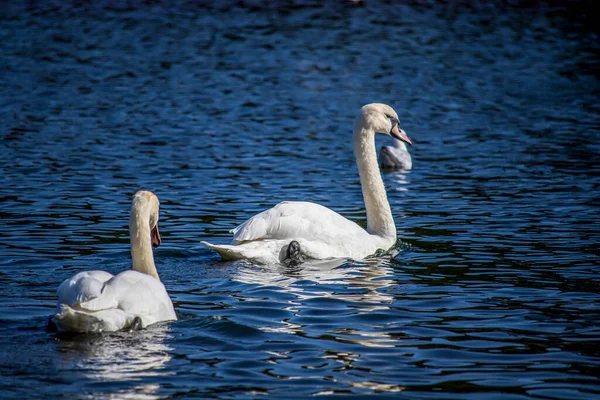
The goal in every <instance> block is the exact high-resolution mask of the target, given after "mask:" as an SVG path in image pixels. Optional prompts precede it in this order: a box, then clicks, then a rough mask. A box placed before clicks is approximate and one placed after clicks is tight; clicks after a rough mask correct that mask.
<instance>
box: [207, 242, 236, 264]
mask: <svg viewBox="0 0 600 400" xmlns="http://www.w3.org/2000/svg"><path fill="white" fill-rule="evenodd" d="M200 243H202V244H203V245H205V246H206V247H208V248H209V249H212V250H214V251H216V252H217V253H219V255H220V256H221V257H222V258H223V260H242V259H244V258H246V257H245V256H244V255H243V254H242V253H241V252H240V249H239V248H236V246H234V245H229V244H211V243H208V242H204V241H201V242H200Z"/></svg>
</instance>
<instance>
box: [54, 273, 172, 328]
mask: <svg viewBox="0 0 600 400" xmlns="http://www.w3.org/2000/svg"><path fill="white" fill-rule="evenodd" d="M58 295H59V301H58V306H57V310H56V311H57V312H56V315H55V316H54V317H53V321H54V323H55V324H56V325H57V327H58V329H59V330H61V331H71V332H101V331H117V330H121V329H125V328H128V327H129V326H131V325H132V323H133V321H134V319H135V318H136V317H139V318H140V319H141V322H142V327H146V326H148V325H151V324H153V323H155V322H158V321H168V320H174V319H176V315H175V311H174V310H173V304H172V302H171V299H170V298H169V295H168V293H167V291H166V289H165V287H164V285H163V284H162V283H161V282H160V281H159V280H158V279H155V278H153V277H152V276H150V275H147V274H144V273H141V272H137V271H125V272H122V273H120V274H119V275H117V276H114V277H113V276H112V275H111V274H109V273H108V272H104V271H86V272H80V273H78V274H77V275H75V276H74V277H72V278H70V279H68V280H66V281H64V282H63V283H62V284H61V285H60V287H59V289H58Z"/></svg>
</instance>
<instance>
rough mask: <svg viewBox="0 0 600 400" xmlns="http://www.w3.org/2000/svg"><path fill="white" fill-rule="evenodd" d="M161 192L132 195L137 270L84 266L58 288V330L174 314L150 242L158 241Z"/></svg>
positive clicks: (115, 325) (144, 322)
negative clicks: (114, 271)
mask: <svg viewBox="0 0 600 400" xmlns="http://www.w3.org/2000/svg"><path fill="white" fill-rule="evenodd" d="M158 207H159V202H158V198H157V197H156V196H155V195H154V193H152V192H149V191H145V190H140V191H138V192H137V193H136V194H135V196H134V197H133V203H132V205H131V218H130V219H129V233H130V237H131V258H132V260H133V270H129V271H124V272H121V273H120V274H118V275H117V276H113V275H111V274H109V273H108V272H105V271H84V272H80V273H78V274H77V275H75V276H74V277H72V278H70V279H67V280H66V281H64V282H63V283H62V284H61V285H60V287H59V288H58V304H57V306H56V314H55V315H54V316H53V317H52V322H54V324H56V327H57V328H58V330H59V331H69V332H102V331H118V330H121V329H125V328H130V329H141V328H145V327H146V326H148V325H151V324H153V323H155V322H159V321H170V320H176V319H177V316H176V315H175V310H174V309H173V303H172V302H171V299H170V298H169V294H168V293H167V290H166V289H165V286H164V285H163V284H162V283H161V281H160V279H159V278H158V273H157V272H156V267H155V265H154V256H153V254H152V246H158V245H160V242H161V240H160V234H159V232H158Z"/></svg>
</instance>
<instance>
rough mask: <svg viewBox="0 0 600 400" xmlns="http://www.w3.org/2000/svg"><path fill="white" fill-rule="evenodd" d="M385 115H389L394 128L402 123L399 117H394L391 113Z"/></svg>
mask: <svg viewBox="0 0 600 400" xmlns="http://www.w3.org/2000/svg"><path fill="white" fill-rule="evenodd" d="M385 116H386V117H388V119H389V120H390V122H391V123H392V128H393V127H394V126H396V125H400V121H398V118H396V117H392V116H391V115H387V114H386V115H385Z"/></svg>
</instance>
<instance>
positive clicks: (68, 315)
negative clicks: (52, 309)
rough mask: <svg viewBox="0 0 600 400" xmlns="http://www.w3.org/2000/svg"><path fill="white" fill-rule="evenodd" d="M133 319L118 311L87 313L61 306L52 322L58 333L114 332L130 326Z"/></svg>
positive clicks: (64, 305) (75, 308) (87, 311)
mask: <svg viewBox="0 0 600 400" xmlns="http://www.w3.org/2000/svg"><path fill="white" fill-rule="evenodd" d="M133 318H134V317H133V316H128V315H127V314H125V312H124V311H123V310H120V309H109V310H100V311H89V310H82V309H78V308H77V306H74V307H71V306H68V305H66V304H61V305H60V310H59V311H58V312H57V313H56V314H55V315H54V316H53V317H52V322H54V323H55V324H56V327H57V329H58V331H60V332H114V331H118V330H121V329H124V328H126V327H128V326H129V325H131V323H132V322H133ZM130 320H131V321H130Z"/></svg>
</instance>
